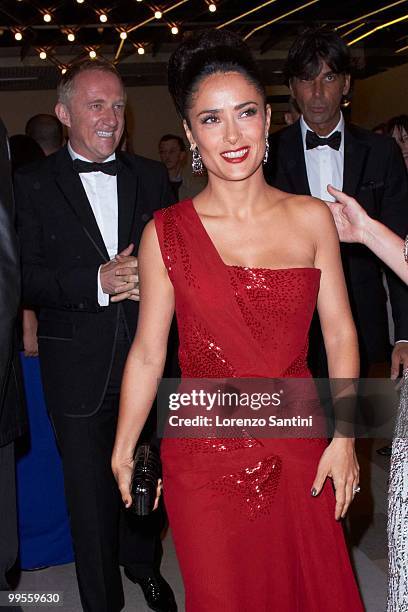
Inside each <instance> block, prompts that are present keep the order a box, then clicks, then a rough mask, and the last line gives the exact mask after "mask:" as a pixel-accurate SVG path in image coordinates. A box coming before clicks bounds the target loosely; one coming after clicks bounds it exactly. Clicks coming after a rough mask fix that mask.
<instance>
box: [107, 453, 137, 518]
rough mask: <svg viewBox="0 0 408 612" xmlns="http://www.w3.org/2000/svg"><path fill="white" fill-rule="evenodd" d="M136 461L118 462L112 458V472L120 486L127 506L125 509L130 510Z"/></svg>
mask: <svg viewBox="0 0 408 612" xmlns="http://www.w3.org/2000/svg"><path fill="white" fill-rule="evenodd" d="M133 465H134V461H133V459H131V460H126V459H125V460H117V459H115V458H112V472H113V475H114V477H115V480H116V482H117V484H118V487H119V491H120V495H121V497H122V501H123V503H124V504H125V508H130V506H131V505H132V495H131V493H130V485H131V482H132V474H133Z"/></svg>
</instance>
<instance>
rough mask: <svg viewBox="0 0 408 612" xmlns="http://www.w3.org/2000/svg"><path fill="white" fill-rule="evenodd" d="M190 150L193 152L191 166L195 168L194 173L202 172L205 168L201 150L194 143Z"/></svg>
mask: <svg viewBox="0 0 408 612" xmlns="http://www.w3.org/2000/svg"><path fill="white" fill-rule="evenodd" d="M190 151H191V152H192V154H193V158H192V160H191V167H192V168H193V174H201V173H202V171H203V170H204V166H203V160H202V159H201V155H200V151H199V150H198V149H197V147H194V145H191V146H190Z"/></svg>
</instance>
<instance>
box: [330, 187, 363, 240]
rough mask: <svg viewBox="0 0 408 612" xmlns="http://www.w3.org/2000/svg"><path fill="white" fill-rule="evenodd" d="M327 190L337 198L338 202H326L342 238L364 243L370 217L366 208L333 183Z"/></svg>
mask: <svg viewBox="0 0 408 612" xmlns="http://www.w3.org/2000/svg"><path fill="white" fill-rule="evenodd" d="M327 191H328V192H329V193H330V194H331V195H332V196H333V197H334V198H336V202H326V204H327V205H328V207H329V208H330V211H331V213H332V215H333V218H334V222H335V224H336V228H337V232H338V234H339V238H340V240H341V241H342V242H360V243H362V244H363V243H364V232H365V227H366V224H367V220H368V219H369V217H368V215H367V213H366V212H365V210H364V209H363V208H362V207H361V206H360V204H359V203H358V202H357V200H355V199H354V198H352V197H350V196H348V195H346V194H345V193H343V192H342V191H340V190H339V189H335V188H334V187H333V186H332V185H328V186H327Z"/></svg>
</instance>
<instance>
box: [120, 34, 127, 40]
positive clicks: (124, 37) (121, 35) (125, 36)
mask: <svg viewBox="0 0 408 612" xmlns="http://www.w3.org/2000/svg"><path fill="white" fill-rule="evenodd" d="M119 36H120V37H121V39H122V40H126V39H127V34H126V32H121V33H120V34H119Z"/></svg>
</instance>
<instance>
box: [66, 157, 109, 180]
mask: <svg viewBox="0 0 408 612" xmlns="http://www.w3.org/2000/svg"><path fill="white" fill-rule="evenodd" d="M72 165H73V167H74V170H76V171H77V172H104V173H105V174H110V176H115V175H116V174H117V173H118V168H117V163H116V159H112V160H111V161H108V162H103V163H101V164H100V163H98V162H87V161H84V160H82V159H78V158H76V159H74V160H73V162H72Z"/></svg>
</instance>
